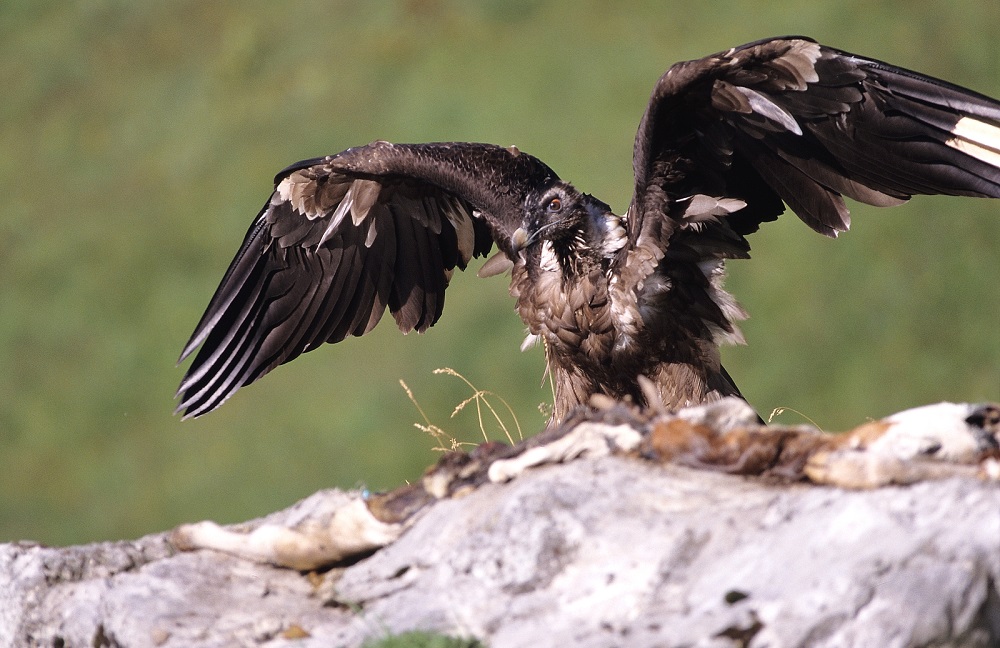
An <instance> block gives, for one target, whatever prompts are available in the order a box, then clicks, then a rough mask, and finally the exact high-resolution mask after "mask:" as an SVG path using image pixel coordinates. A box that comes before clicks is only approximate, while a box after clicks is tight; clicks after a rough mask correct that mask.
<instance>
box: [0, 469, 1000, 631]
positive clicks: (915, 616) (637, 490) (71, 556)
mask: <svg viewBox="0 0 1000 648" xmlns="http://www.w3.org/2000/svg"><path fill="white" fill-rule="evenodd" d="M344 497H345V496H344V494H342V493H339V492H336V491H324V492H321V493H318V494H316V495H314V496H313V497H311V498H309V500H307V501H305V502H303V503H300V505H299V506H298V507H295V508H293V509H289V511H286V512H280V513H276V514H274V515H272V516H269V517H268V518H266V520H267V521H268V522H271V523H275V524H281V523H283V522H286V521H288V519H289V518H290V517H294V516H295V515H298V514H299V511H300V510H301V509H302V507H303V506H306V507H307V508H308V506H311V505H314V504H315V503H316V502H318V501H322V500H323V499H324V498H327V499H329V498H334V499H336V498H344ZM310 500H312V502H311V503H310ZM261 522H262V521H256V522H255V523H249V524H248V525H246V526H247V528H252V527H254V526H256V525H257V524H259V523H261ZM410 629H429V630H436V631H440V632H443V633H447V634H452V635H462V636H475V637H479V638H481V639H483V640H484V641H485V642H486V643H487V644H488V645H490V646H493V647H496V648H502V647H504V646H602V647H604V646H640V647H641V646H719V647H731V646H753V647H758V646H759V647H763V646H769V647H771V648H779V647H792V646H801V647H806V646H808V647H821V646H831V647H832V646H886V647H904V646H968V647H973V646H975V647H986V646H997V645H1000V487H998V485H997V484H996V483H990V482H983V481H979V480H976V479H972V478H954V479H946V480H940V481H929V482H922V483H917V484H913V485H910V486H902V487H899V486H894V487H886V488H880V489H876V490H868V491H847V490H840V489H835V488H828V487H820V486H815V485H806V484H792V485H789V484H775V483H770V482H768V481H766V480H762V479H759V478H746V477H737V476H729V475H723V474H717V473H713V472H706V471H694V470H690V469H686V468H681V467H676V466H659V465H655V464H651V463H646V462H642V461H640V460H637V459H634V458H629V457H615V456H609V457H602V458H597V459H591V460H578V461H574V462H571V463H567V464H559V465H548V466H542V467H538V468H534V469H529V470H527V471H526V472H525V473H524V474H522V475H521V476H520V477H518V478H517V479H515V480H514V481H511V482H509V483H505V484H486V485H484V486H482V487H480V488H478V489H476V490H474V491H473V492H471V493H469V494H468V495H467V496H465V497H461V498H459V499H445V500H441V501H438V502H436V503H434V504H432V505H431V506H429V507H427V508H426V509H424V510H423V511H422V512H420V513H418V514H417V518H416V520H415V522H414V523H413V525H412V526H411V527H410V528H409V529H408V530H407V531H406V532H405V533H404V534H403V535H402V537H400V538H399V540H397V541H396V542H395V543H393V544H391V545H389V546H387V547H385V548H383V549H381V550H379V551H377V552H375V553H374V554H372V555H371V556H369V557H367V558H365V559H362V560H360V561H358V562H356V563H355V564H352V565H349V566H341V567H337V568H334V569H332V570H330V571H327V572H326V573H324V574H322V575H316V574H303V573H300V572H297V571H294V570H289V569H280V568H276V567H272V566H268V565H262V564H257V563H253V562H248V561H245V560H241V559H237V558H233V557H231V556H228V555H225V554H221V553H217V552H213V551H195V552H190V553H177V552H176V551H175V550H174V549H173V548H172V547H171V546H170V545H169V544H168V543H167V541H166V535H165V534H164V535H154V536H148V537H145V538H141V539H139V540H136V541H133V542H115V543H102V544H95V545H87V546H81V547H68V548H45V547H40V546H34V545H30V544H23V543H19V544H8V545H0V645H10V646H32V645H37V646H129V647H142V646H165V647H174V646H178V647H179V646H185V647H208V646H256V645H267V646H301V647H314V646H315V647H319V646H339V645H345V646H357V645H360V643H361V642H362V641H364V640H365V639H369V638H378V637H381V636H384V635H385V634H386V633H390V632H392V633H396V632H402V631H405V630H410Z"/></svg>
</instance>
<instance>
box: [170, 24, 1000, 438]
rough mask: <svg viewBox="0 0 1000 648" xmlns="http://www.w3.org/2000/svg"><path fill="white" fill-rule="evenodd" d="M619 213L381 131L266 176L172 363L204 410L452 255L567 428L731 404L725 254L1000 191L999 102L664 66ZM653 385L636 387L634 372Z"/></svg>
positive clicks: (798, 75)
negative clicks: (639, 409)
mask: <svg viewBox="0 0 1000 648" xmlns="http://www.w3.org/2000/svg"><path fill="white" fill-rule="evenodd" d="M633 168H634V172H635V190H634V194H633V198H632V203H631V205H630V206H629V209H628V211H627V212H626V213H625V215H623V216H616V215H615V214H613V213H612V212H611V209H610V208H609V207H608V206H607V205H606V204H604V203H602V202H600V201H599V200H597V199H595V198H593V197H592V196H589V195H587V194H583V193H580V192H579V191H577V190H576V189H575V188H573V187H572V186H571V185H569V184H568V183H565V182H562V181H561V180H559V178H558V176H556V174H555V173H554V172H553V171H552V170H551V169H549V168H548V167H547V166H546V165H545V164H543V163H542V162H541V161H539V160H537V159H536V158H534V157H532V156H530V155H527V154H525V153H520V152H519V151H517V150H516V149H513V148H510V149H505V148H500V147H497V146H492V145H489V144H467V143H451V144H390V143H388V142H374V143H372V144H369V145H368V146H362V147H358V148H353V149H348V150H346V151H343V152H342V153H338V154H337V155H332V156H328V157H325V158H318V159H314V160H306V161H304V162H300V163H298V164H295V165H292V166H291V167H288V168H287V169H285V170H284V171H282V172H281V173H279V174H278V176H277V177H276V178H275V191H274V193H273V194H272V196H271V198H270V199H269V200H268V202H267V203H266V204H265V205H264V208H263V209H262V210H261V212H260V215H259V216H258V217H257V219H256V221H254V224H253V225H252V226H251V228H250V231H249V232H248V233H247V236H246V239H245V240H244V243H243V246H242V248H241V249H240V251H239V253H238V254H237V255H236V258H235V259H234V260H233V262H232V264H231V265H230V268H229V271H228V272H227V273H226V275H225V277H224V278H223V280H222V283H221V285H220V286H219V288H218V290H217V291H216V294H215V296H214V297H213V298H212V301H211V303H210V304H209V306H208V309H207V310H206V312H205V315H204V316H203V317H202V320H201V322H200V323H199V324H198V326H197V328H196V329H195V332H194V334H193V335H192V337H191V340H190V342H188V345H187V346H186V347H185V349H184V351H183V353H182V355H181V359H182V360H183V359H184V358H186V357H187V356H188V355H190V354H191V353H193V352H194V350H195V349H197V348H198V347H199V346H200V347H201V349H200V350H199V351H198V353H197V355H196V356H195V359H194V362H193V363H192V365H191V367H190V368H189V369H188V372H187V375H186V376H185V377H184V380H183V382H182V383H181V386H180V389H179V392H178V393H179V395H180V404H179V407H178V409H179V410H182V411H184V412H185V414H186V416H199V415H201V414H204V413H205V412H208V411H210V410H212V409H214V408H216V407H218V406H219V405H220V404H222V402H223V401H224V400H226V399H227V398H228V397H229V396H231V395H232V394H233V393H234V392H235V391H236V390H237V389H239V388H240V387H241V386H243V385H246V384H248V383H250V382H253V381H254V380H256V379H257V378H259V377H261V376H262V375H264V374H265V373H267V372H268V371H270V370H271V369H273V368H274V367H276V366H277V365H279V364H282V363H284V362H288V361H289V360H291V359H293V358H295V357H296V356H298V355H299V354H300V353H302V352H304V351H310V350H312V349H314V348H316V347H317V346H319V345H321V344H322V343H324V342H339V341H340V340H342V339H344V338H345V337H347V336H348V335H363V334H364V333H367V332H368V331H370V330H371V329H372V327H374V326H375V324H377V323H378V321H379V318H380V317H381V316H382V314H383V313H384V311H385V310H386V308H388V310H389V312H390V313H392V315H393V317H394V318H395V319H396V323H397V325H398V326H399V328H400V329H402V330H403V331H410V330H414V329H416V330H418V331H423V330H425V329H426V328H427V327H429V326H431V325H433V324H434V323H435V322H436V321H437V319H438V317H439V316H440V315H441V309H442V307H443V305H444V292H445V289H446V288H447V285H448V282H449V280H450V278H451V274H452V272H453V271H454V269H455V268H459V269H464V268H465V267H466V264H467V263H468V262H469V261H470V259H472V258H473V257H476V256H482V255H485V254H487V253H488V252H489V251H490V249H491V248H492V246H493V244H494V243H495V244H496V245H497V247H498V248H499V253H498V256H497V257H494V259H492V260H490V261H488V262H487V265H485V266H484V269H483V271H481V272H480V274H499V273H500V272H502V271H505V270H508V269H510V270H511V273H512V278H511V294H512V295H513V296H514V297H515V298H516V300H517V310H518V313H519V314H520V315H521V318H522V319H523V320H524V322H525V323H526V324H527V325H528V328H529V330H530V333H531V335H533V336H537V337H538V338H540V339H541V341H542V342H543V343H544V345H545V351H546V359H547V362H548V368H549V371H551V372H552V376H553V379H554V384H555V388H556V393H555V408H554V414H553V418H554V419H555V420H561V419H562V418H563V417H565V416H566V414H567V413H568V412H569V411H570V410H571V409H572V408H573V407H574V406H575V405H577V404H580V403H585V402H587V400H588V398H589V397H590V396H591V395H592V394H595V393H600V394H606V395H608V396H611V397H613V398H625V397H628V398H631V399H633V400H634V401H636V402H638V403H647V402H648V401H649V400H650V399H651V398H655V399H657V400H659V401H661V402H662V404H663V405H664V406H666V407H668V408H676V407H682V406H686V405H690V404H695V403H700V402H704V401H708V400H712V399H716V398H720V397H722V396H726V395H739V391H738V390H737V388H736V386H735V384H734V383H733V381H732V379H731V378H730V377H729V375H728V374H727V373H726V371H725V369H724V368H723V367H722V365H721V363H720V360H719V350H718V347H719V344H721V343H725V342H740V341H741V336H740V333H739V330H738V328H737V327H736V322H737V321H739V320H740V319H743V318H744V317H745V314H744V312H743V311H742V309H740V307H739V306H738V305H737V304H736V302H735V301H734V300H733V298H732V297H731V296H730V295H729V294H728V293H726V292H725V291H723V289H722V278H723V275H724V267H723V264H724V261H725V259H730V258H746V257H748V256H749V250H750V246H749V244H748V243H747V240H746V238H745V237H746V235H748V234H750V233H752V232H754V231H756V230H757V228H758V227H759V226H760V224H761V223H763V222H766V221H771V220H774V219H775V218H777V217H778V216H779V215H780V214H781V213H782V212H783V211H784V208H785V205H786V204H787V205H788V206H789V207H790V208H791V209H792V211H794V212H795V213H796V214H797V215H798V216H799V218H801V219H802V220H803V221H804V222H805V223H806V224H807V225H809V226H810V227H811V228H813V229H814V230H816V231H817V232H820V233H822V234H825V235H827V236H836V235H837V233H838V232H842V231H845V230H846V229H847V228H848V226H849V224H850V219H849V215H848V211H847V207H846V205H845V204H844V199H843V197H844V196H847V197H849V198H853V199H855V200H858V201H860V202H864V203H868V204H872V205H878V206H887V205H895V204H899V203H900V202H903V201H905V200H906V199H908V198H909V197H910V196H912V195H916V194H947V195H962V196H983V197H993V198H997V197H1000V102H997V101H995V100H993V99H990V98H988V97H985V96H982V95H979V94H976V93H974V92H971V91H969V90H966V89H963V88H959V87H957V86H954V85H951V84H949V83H946V82H944V81H940V80H936V79H932V78H930V77H926V76H923V75H920V74H917V73H915V72H910V71H907V70H903V69H900V68H896V67H893V66H890V65H887V64H885V63H881V62H879V61H875V60H871V59H865V58H862V57H858V56H855V55H853V54H848V53H846V52H841V51H838V50H835V49H832V48H828V47H823V46H821V45H819V44H817V43H815V42H813V41H811V40H808V39H805V38H777V39H772V40H766V41H760V42H757V43H751V44H749V45H744V46H742V47H738V48H734V49H732V50H729V51H726V52H722V53H720V54H716V55H713V56H709V57H706V58H703V59H699V60H696V61H689V62H685V63H679V64H677V65H674V66H673V67H672V68H670V70H668V71H667V73H666V74H664V75H663V77H661V78H660V80H659V82H658V83H657V84H656V87H655V88H654V89H653V94H652V97H651V99H650V102H649V105H648V107H647V109H646V113H645V115H644V116H643V118H642V122H641V123H640V125H639V131H638V134H637V136H636V140H635V148H634V157H633ZM647 379H648V380H647Z"/></svg>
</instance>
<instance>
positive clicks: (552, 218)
mask: <svg viewBox="0 0 1000 648" xmlns="http://www.w3.org/2000/svg"><path fill="white" fill-rule="evenodd" d="M512 240H513V242H514V245H515V246H516V247H517V248H518V249H519V250H522V251H524V252H525V253H526V255H527V256H528V257H529V258H533V257H535V256H538V257H540V264H541V266H542V267H543V268H545V267H546V266H548V265H553V266H554V265H555V264H558V266H559V267H560V268H561V269H562V270H563V272H564V273H566V272H572V273H576V274H579V273H581V272H586V271H588V270H590V269H591V268H592V267H594V266H595V265H598V264H600V262H601V261H602V260H603V259H607V258H610V256H611V255H612V254H613V253H614V252H617V251H618V250H620V249H621V248H622V247H623V246H624V244H625V241H626V234H625V229H624V228H623V227H622V226H621V222H620V219H619V218H618V217H617V216H615V214H614V213H613V212H612V211H611V207H610V206H608V205H607V203H604V202H601V201H600V200H598V199H597V198H594V197H593V196H591V195H590V194H585V193H582V192H580V191H578V190H577V189H576V188H575V187H574V186H573V185H571V184H569V183H568V182H563V181H561V180H559V181H556V182H553V183H552V184H551V185H549V186H548V187H545V188H542V189H539V190H536V191H532V192H531V193H529V194H528V196H527V198H526V199H525V204H524V223H523V225H522V226H521V227H520V228H519V229H518V230H516V231H515V232H514V236H513V237H512ZM552 269H554V267H553V268H552Z"/></svg>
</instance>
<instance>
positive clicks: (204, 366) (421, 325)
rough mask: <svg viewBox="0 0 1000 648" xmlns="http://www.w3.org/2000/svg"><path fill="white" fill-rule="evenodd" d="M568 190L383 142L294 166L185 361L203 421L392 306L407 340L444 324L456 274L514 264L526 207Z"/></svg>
mask: <svg viewBox="0 0 1000 648" xmlns="http://www.w3.org/2000/svg"><path fill="white" fill-rule="evenodd" d="M553 179H556V176H555V174H554V173H553V172H552V170H551V169H549V168H548V167H547V166H545V165H544V164H543V163H542V162H540V161H539V160H537V159H536V158H534V157H532V156H530V155H527V154H523V153H520V152H519V151H517V149H514V148H513V147H512V148H510V149H506V148H501V147H498V146H492V145H488V144H466V143H451V144H419V145H406V144H390V143H388V142H375V143H373V144H370V145H368V146H362V147H357V148H353V149H348V150H346V151H344V152H342V153H338V154H337V155H332V156H328V157H325V158H317V159H314V160H306V161H303V162H299V163H297V164H294V165H292V166H290V167H288V168H287V169H285V170H284V171H282V172H281V173H279V174H278V176H277V177H276V178H275V190H274V193H273V194H272V195H271V198H270V199H269V200H268V202H267V203H266V204H265V205H264V207H263V209H262V210H261V212H260V214H259V215H258V216H257V219H256V220H255V221H254V223H253V224H252V225H251V227H250V230H249V231H248V232H247V235H246V238H245V239H244V241H243V245H242V247H241V248H240V250H239V252H238V253H237V254H236V257H235V258H234V259H233V261H232V263H231V265H230V266H229V270H228V271H227V272H226V274H225V277H224V278H223V279H222V283H221V284H220V285H219V288H218V289H217V290H216V292H215V296H214V297H212V300H211V302H210V303H209V305H208V308H207V310H206V311H205V314H204V315H203V316H202V319H201V321H200V322H199V324H198V326H197V328H196V329H195V331H194V333H193V335H192V336H191V339H190V341H189V342H188V344H187V346H186V347H185V348H184V351H183V352H182V354H181V360H184V359H185V358H186V357H187V356H189V355H190V354H191V353H193V352H194V350H195V349H197V348H198V347H199V346H200V347H201V349H200V350H199V351H198V354H197V355H196V356H195V359H194V362H193V363H192V364H191V366H190V368H189V369H188V371H187V374H186V375H185V377H184V379H183V381H182V382H181V385H180V388H179V389H178V395H179V396H180V403H179V405H178V411H184V413H185V416H186V417H192V416H200V415H202V414H204V413H206V412H208V411H211V410H212V409H215V408H216V407H218V406H219V405H221V404H222V402H223V401H225V400H226V399H227V398H228V397H229V396H231V395H232V394H233V393H234V392H235V391H236V390H237V389H239V388H240V387H242V386H243V385H247V384H249V383H251V382H253V381H254V380H256V379H258V378H260V377H261V376H263V375H264V374H265V373H267V372H268V371H270V370H271V369H273V368H274V367H276V366H278V365H280V364H282V363H285V362H288V361H290V360H292V359H293V358H295V357H297V356H298V355H299V354H301V353H303V352H305V351H310V350H312V349H314V348H316V347H318V346H319V345H321V344H322V343H324V342H339V341H340V340H343V339H344V338H345V337H347V336H348V335H364V334H365V333H367V332H368V331H370V330H371V329H372V328H373V327H374V326H375V325H376V324H377V323H378V321H379V319H380V318H381V317H382V315H383V313H384V312H385V309H386V308H387V307H388V309H389V312H390V313H392V315H393V317H394V318H395V320H396V323H397V324H398V325H399V328H400V329H401V330H403V331H404V332H408V331H411V330H414V329H416V330H417V331H424V330H426V329H427V328H428V327H429V326H432V325H433V324H434V323H435V322H436V321H437V320H438V317H440V315H441V310H442V308H443V306H444V292H445V289H446V288H447V286H448V281H449V279H450V278H451V274H452V272H453V271H454V269H455V268H456V267H457V268H460V269H464V268H465V267H466V264H467V263H468V262H469V260H470V259H471V258H472V257H474V256H483V255H485V254H487V253H488V252H489V251H490V249H491V248H492V246H493V243H494V242H496V243H497V245H498V247H500V248H501V249H502V250H503V251H504V252H506V253H508V255H510V256H511V257H512V258H513V254H514V252H513V248H512V245H511V240H510V239H511V235H512V233H513V232H514V230H515V229H516V228H517V227H519V226H520V224H521V220H522V214H523V204H524V199H525V196H526V195H527V194H528V192H529V191H531V190H532V189H534V188H535V187H537V186H539V185H540V184H543V183H545V182H549V181H551V180H553Z"/></svg>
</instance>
